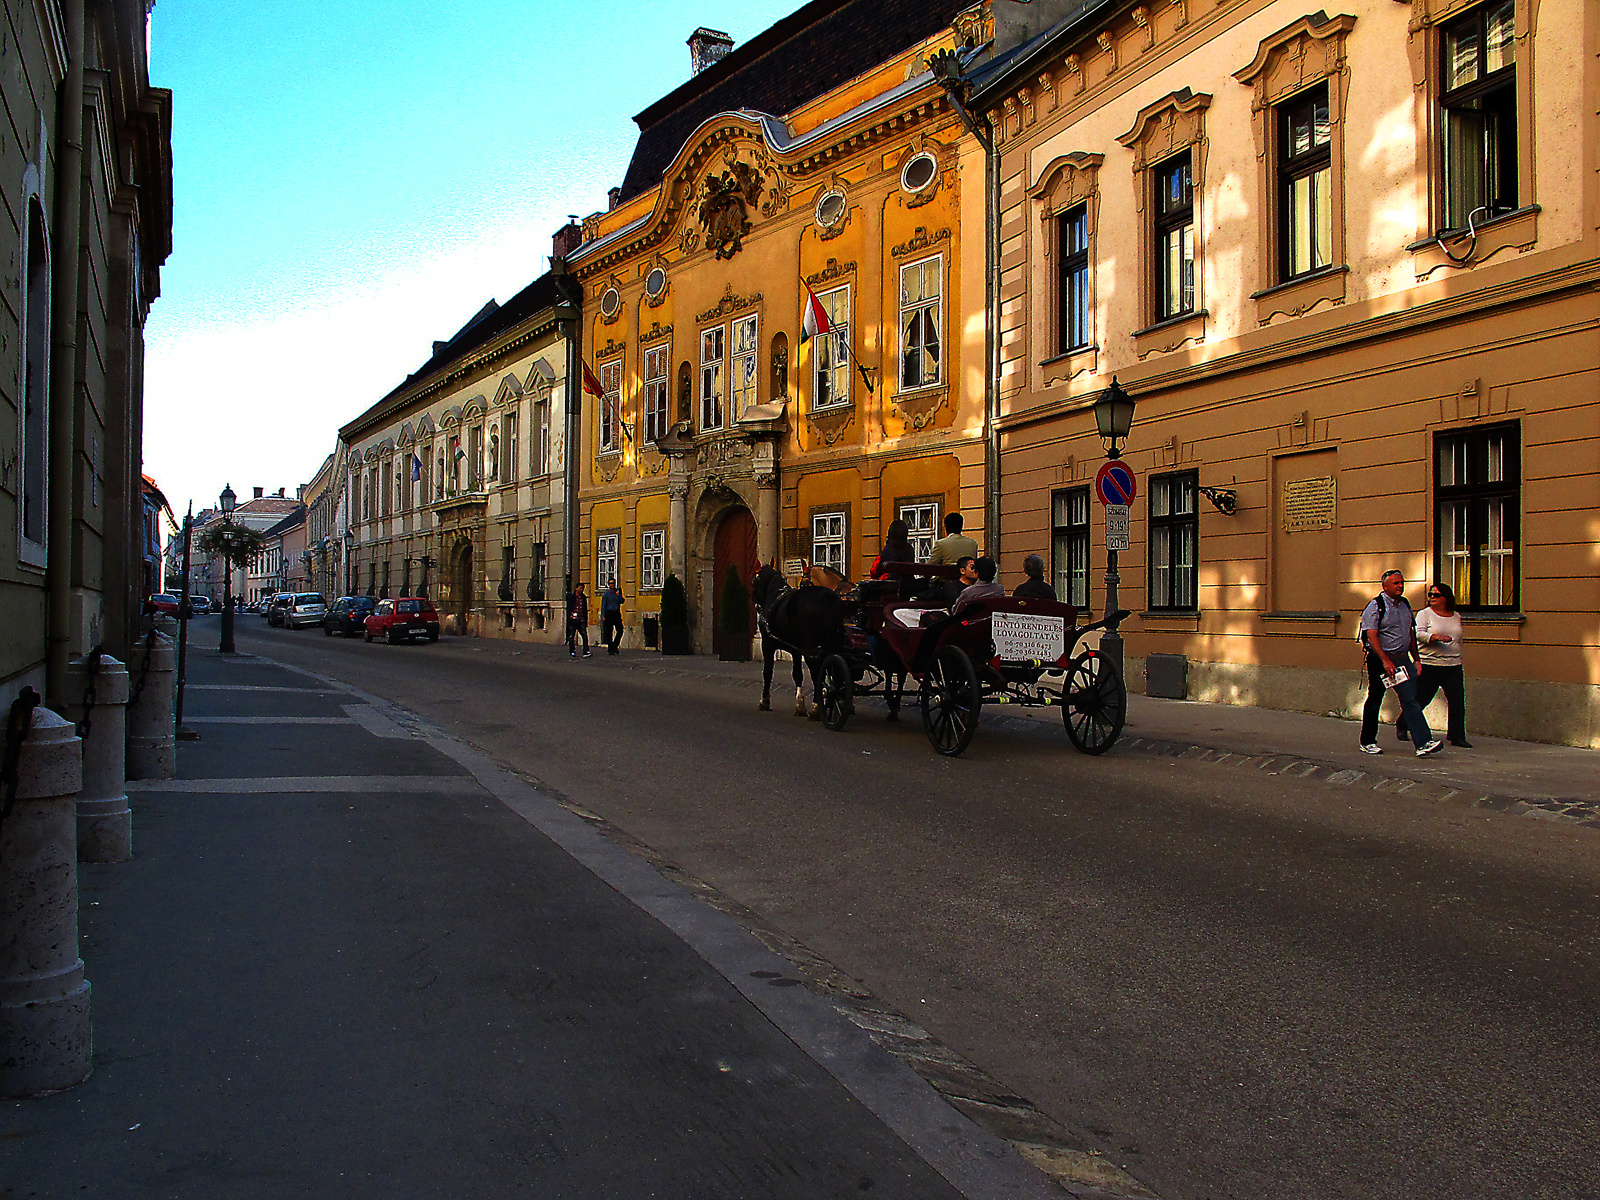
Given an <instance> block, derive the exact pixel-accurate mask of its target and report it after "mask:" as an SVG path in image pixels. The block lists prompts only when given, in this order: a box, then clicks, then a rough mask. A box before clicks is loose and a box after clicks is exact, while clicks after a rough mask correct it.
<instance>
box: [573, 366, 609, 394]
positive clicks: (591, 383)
mask: <svg viewBox="0 0 1600 1200" xmlns="http://www.w3.org/2000/svg"><path fill="white" fill-rule="evenodd" d="M578 365H579V366H580V367H582V368H583V390H584V391H586V392H588V393H589V394H590V395H591V396H604V395H605V394H606V389H605V388H603V387H601V386H600V381H599V380H598V379H596V378H595V377H594V372H593V371H591V370H589V364H588V363H586V362H582V361H580V362H579V363H578Z"/></svg>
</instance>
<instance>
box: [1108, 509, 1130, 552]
mask: <svg viewBox="0 0 1600 1200" xmlns="http://www.w3.org/2000/svg"><path fill="white" fill-rule="evenodd" d="M1127 548H1128V506H1127V505H1126V504H1108V505H1106V549H1107V550H1126V549H1127Z"/></svg>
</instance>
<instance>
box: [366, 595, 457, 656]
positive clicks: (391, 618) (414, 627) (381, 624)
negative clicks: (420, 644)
mask: <svg viewBox="0 0 1600 1200" xmlns="http://www.w3.org/2000/svg"><path fill="white" fill-rule="evenodd" d="M380 637H381V638H382V639H383V640H384V641H386V642H388V643H390V644H391V645H393V644H394V643H395V642H402V641H410V640H411V639H412V638H419V637H425V638H427V639H428V640H429V641H430V642H437V641H438V640H439V614H438V613H437V612H435V611H434V609H433V601H432V600H424V599H422V598H421V597H420V596H403V597H401V598H400V599H398V600H380V601H378V607H377V610H376V611H374V612H373V614H372V615H371V616H369V617H368V618H367V622H366V639H367V641H369V642H370V641H372V639H373V638H380Z"/></svg>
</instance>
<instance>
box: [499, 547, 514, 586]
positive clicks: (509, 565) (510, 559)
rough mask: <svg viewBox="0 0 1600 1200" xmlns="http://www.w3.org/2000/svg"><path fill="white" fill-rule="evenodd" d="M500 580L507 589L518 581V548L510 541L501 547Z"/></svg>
mask: <svg viewBox="0 0 1600 1200" xmlns="http://www.w3.org/2000/svg"><path fill="white" fill-rule="evenodd" d="M500 582H501V583H503V584H504V585H505V587H506V590H507V591H510V590H511V588H512V586H513V585H514V584H515V583H516V582H517V548H516V546H515V545H513V544H512V543H510V542H507V543H506V544H505V545H504V546H501V547H500Z"/></svg>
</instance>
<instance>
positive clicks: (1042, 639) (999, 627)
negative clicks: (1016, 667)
mask: <svg viewBox="0 0 1600 1200" xmlns="http://www.w3.org/2000/svg"><path fill="white" fill-rule="evenodd" d="M989 626H990V633H991V634H992V636H993V637H994V652H995V654H996V655H997V656H998V657H999V658H1000V659H1001V660H1002V661H1004V662H1045V663H1053V662H1055V661H1056V659H1058V658H1060V657H1061V656H1062V655H1063V654H1064V653H1066V640H1067V620H1066V618H1065V617H1046V616H1036V615H1034V614H1033V613H1009V612H997V613H995V614H994V615H993V616H991V617H990V618H989Z"/></svg>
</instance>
